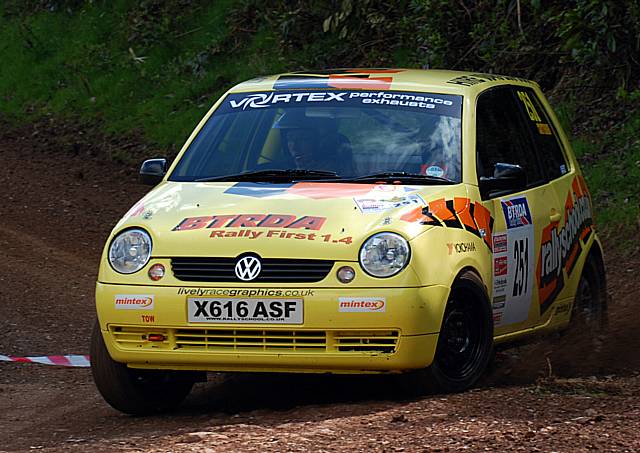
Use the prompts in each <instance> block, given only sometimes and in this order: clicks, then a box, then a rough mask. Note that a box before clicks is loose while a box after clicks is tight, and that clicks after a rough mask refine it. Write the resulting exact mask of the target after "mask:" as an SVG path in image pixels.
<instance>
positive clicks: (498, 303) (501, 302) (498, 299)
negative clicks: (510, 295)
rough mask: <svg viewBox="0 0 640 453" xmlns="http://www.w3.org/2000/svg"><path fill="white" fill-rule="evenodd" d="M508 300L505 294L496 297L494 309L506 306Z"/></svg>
mask: <svg viewBox="0 0 640 453" xmlns="http://www.w3.org/2000/svg"><path fill="white" fill-rule="evenodd" d="M506 301H507V296H505V295H504V294H503V295H502V296H498V297H494V298H493V309H494V310H496V309H500V308H504V306H505V303H506Z"/></svg>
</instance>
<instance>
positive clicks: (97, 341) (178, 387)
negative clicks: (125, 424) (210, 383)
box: [90, 322, 196, 415]
mask: <svg viewBox="0 0 640 453" xmlns="http://www.w3.org/2000/svg"><path fill="white" fill-rule="evenodd" d="M90 354H91V373H92V374H93V380H94V382H95V384H96V387H97V388H98V391H99V392H100V394H101V395H102V397H103V398H104V399H105V401H106V402H107V403H109V405H111V406H112V407H113V408H114V409H117V410H119V411H120V412H124V413H126V414H130V415H148V414H154V413H159V412H166V411H169V410H171V409H174V408H176V407H177V406H178V405H179V404H180V403H181V402H182V401H183V400H184V399H185V398H186V397H187V395H188V394H189V392H190V391H191V387H192V386H193V384H194V382H195V381H196V374H195V373H190V372H183V371H164V370H138V369H134V368H128V367H127V366H126V365H124V364H122V363H119V362H116V361H114V360H113V359H112V358H111V356H110V355H109V352H108V351H107V348H106V346H105V344H104V339H103V338H102V332H101V331H100V326H99V324H98V322H96V323H95V325H94V327H93V332H92V335H91V351H90Z"/></svg>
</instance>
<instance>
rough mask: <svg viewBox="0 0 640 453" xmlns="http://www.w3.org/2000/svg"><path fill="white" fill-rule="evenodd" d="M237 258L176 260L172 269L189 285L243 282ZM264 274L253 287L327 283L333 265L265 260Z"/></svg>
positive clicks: (288, 260) (315, 261)
mask: <svg viewBox="0 0 640 453" xmlns="http://www.w3.org/2000/svg"><path fill="white" fill-rule="evenodd" d="M236 262H237V258H172V259H171V269H172V270H173V275H174V276H175V278H177V279H178V280H182V281H186V282H242V283H247V282H243V281H242V280H240V279H239V278H238V277H236V274H235V266H236ZM260 262H261V264H262V271H261V272H260V275H258V277H257V278H255V279H254V280H251V283H311V282H319V281H320V280H322V279H324V278H325V277H326V276H327V274H328V273H329V271H331V268H332V267H333V261H328V260H295V259H279V258H262V259H261V260H260Z"/></svg>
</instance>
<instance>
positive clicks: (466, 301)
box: [423, 271, 493, 393]
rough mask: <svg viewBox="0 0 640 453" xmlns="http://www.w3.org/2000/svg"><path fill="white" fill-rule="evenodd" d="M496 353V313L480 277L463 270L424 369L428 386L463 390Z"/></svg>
mask: <svg viewBox="0 0 640 453" xmlns="http://www.w3.org/2000/svg"><path fill="white" fill-rule="evenodd" d="M492 354H493V316H492V312H491V306H490V303H489V297H488V296H487V293H486V290H485V289H484V285H483V284H482V281H481V280H480V278H479V277H478V276H477V275H476V274H475V273H473V272H470V271H467V272H464V273H462V274H461V275H460V276H459V277H458V279H457V280H456V282H455V283H454V285H453V287H452V288H451V293H450V295H449V300H448V301H447V306H446V308H445V311H444V317H443V320H442V327H441V329H440V335H439V337H438V345H437V347H436V354H435V358H434V361H433V363H432V364H431V366H429V367H428V368H426V369H425V370H424V371H423V374H426V376H424V378H426V379H427V382H426V383H425V384H426V385H427V388H428V390H430V391H432V392H437V393H451V392H461V391H463V390H466V389H468V388H469V387H471V386H473V385H474V384H475V383H476V382H477V381H478V379H480V377H481V376H482V375H483V373H484V372H485V370H486V369H487V366H488V364H489V360H490V359H491V356H492Z"/></svg>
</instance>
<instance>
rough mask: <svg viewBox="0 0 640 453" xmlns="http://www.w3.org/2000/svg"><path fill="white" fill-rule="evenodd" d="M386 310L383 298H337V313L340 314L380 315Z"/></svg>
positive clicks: (385, 301)
mask: <svg viewBox="0 0 640 453" xmlns="http://www.w3.org/2000/svg"><path fill="white" fill-rule="evenodd" d="M386 308H387V300H386V299H385V298H384V297H339V298H338V311H339V312H341V313H382V312H385V311H386Z"/></svg>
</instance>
